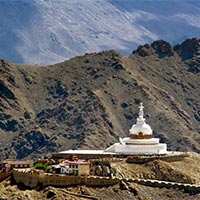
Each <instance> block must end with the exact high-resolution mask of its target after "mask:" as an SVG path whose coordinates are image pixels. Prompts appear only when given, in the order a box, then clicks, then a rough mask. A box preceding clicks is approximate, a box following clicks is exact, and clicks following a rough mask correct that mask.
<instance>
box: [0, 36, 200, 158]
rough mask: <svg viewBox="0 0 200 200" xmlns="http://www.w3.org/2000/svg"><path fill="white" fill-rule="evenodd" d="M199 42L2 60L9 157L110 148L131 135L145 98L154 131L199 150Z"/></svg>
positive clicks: (0, 140) (173, 144)
mask: <svg viewBox="0 0 200 200" xmlns="http://www.w3.org/2000/svg"><path fill="white" fill-rule="evenodd" d="M199 46H200V45H199V40H197V39H192V40H187V41H186V42H185V43H183V44H181V45H178V46H176V47H174V49H173V47H172V46H170V45H169V44H168V43H167V42H164V41H157V42H154V43H153V44H152V45H144V46H140V47H138V49H137V50H136V51H134V52H133V54H132V55H130V56H129V57H123V56H121V55H120V54H118V53H117V52H116V51H105V52H100V53H92V54H86V55H85V56H79V57H75V58H73V59H70V60H68V61H66V62H63V63H59V64H56V65H52V66H46V67H38V66H23V65H14V64H11V63H8V62H5V61H1V63H0V72H1V78H0V105H1V107H0V112H1V113H0V116H1V121H0V134H1V137H0V144H1V158H7V157H16V158H23V157H28V156H29V157H35V156H36V157H37V156H39V155H42V154H43V155H47V154H48V153H50V152H55V151H60V150H66V149H69V148H82V149H85V148H86V149H89V148H95V149H102V148H106V147H107V146H108V145H110V144H112V143H114V142H116V141H117V140H118V138H119V137H124V136H127V135H128V130H129V128H130V127H131V125H132V124H133V123H135V120H136V117H137V114H138V104H139V102H140V100H142V101H143V102H144V106H145V117H146V119H147V123H149V124H150V125H151V126H152V128H153V129H154V136H159V137H160V138H161V142H167V143H168V146H169V149H170V150H184V151H193V150H194V151H197V152H199V151H200V145H199V140H200V137H199V132H200V127H199V123H200V113H199V112H200V111H199V109H200V108H199V106H200V104H199V98H200V90H199V83H200V77H199V60H198V49H199Z"/></svg>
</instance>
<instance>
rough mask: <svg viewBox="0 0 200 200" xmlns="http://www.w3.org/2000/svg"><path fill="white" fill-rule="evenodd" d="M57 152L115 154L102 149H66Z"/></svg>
mask: <svg viewBox="0 0 200 200" xmlns="http://www.w3.org/2000/svg"><path fill="white" fill-rule="evenodd" d="M59 154H97V155H98V154H108V155H109V154H115V153H112V152H105V151H104V150H72V149H70V150H67V151H61V152H59Z"/></svg>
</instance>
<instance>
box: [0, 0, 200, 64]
mask: <svg viewBox="0 0 200 200" xmlns="http://www.w3.org/2000/svg"><path fill="white" fill-rule="evenodd" d="M0 6H1V13H0V58H1V59H5V60H9V61H12V62H15V63H26V64H44V65H48V64H53V63H57V62H61V61H64V60H67V59H69V58H71V57H74V56H76V55H82V54H85V53H90V52H99V51H102V50H110V49H116V50H118V51H119V52H120V53H122V54H123V55H128V54H130V52H131V51H132V50H133V49H134V48H136V47H137V46H138V45H141V44H145V43H149V42H152V41H154V40H157V39H165V40H167V41H169V42H170V43H172V44H175V43H177V42H180V41H183V40H184V39H186V38H191V37H200V23H199V16H200V10H199V7H200V2H199V1H190V0H181V1H180V0H172V1H153V0H147V1H137V0H132V1H129V0H123V1H121V0H101V1H99V0H85V1H82V0H75V1H74V0H73V1H72V0H59V1H55V0H32V1H29V0H19V1H13V0H2V1H0Z"/></svg>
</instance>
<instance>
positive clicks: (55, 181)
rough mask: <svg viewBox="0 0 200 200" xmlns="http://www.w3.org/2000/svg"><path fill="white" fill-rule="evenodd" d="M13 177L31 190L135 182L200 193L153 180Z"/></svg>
mask: <svg viewBox="0 0 200 200" xmlns="http://www.w3.org/2000/svg"><path fill="white" fill-rule="evenodd" d="M13 177H14V180H15V181H16V183H17V184H19V183H22V184H24V185H25V186H27V187H29V188H36V187H37V186H43V187H45V186H58V187H59V186H60V187H63V186H71V185H87V186H110V185H115V184H119V183H120V182H121V181H124V182H135V183H138V184H142V185H146V186H151V187H166V188H177V189H181V190H184V191H185V192H189V193H191V194H196V193H200V185H196V184H186V183H176V182H168V181H160V180H152V179H119V178H110V177H96V176H66V175H56V174H45V173H31V172H30V171H29V172H24V171H19V170H17V169H14V170H13Z"/></svg>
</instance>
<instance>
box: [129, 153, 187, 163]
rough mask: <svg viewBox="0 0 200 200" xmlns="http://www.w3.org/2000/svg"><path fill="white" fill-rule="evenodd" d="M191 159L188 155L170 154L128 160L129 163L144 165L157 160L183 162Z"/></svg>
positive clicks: (136, 156)
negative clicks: (187, 158) (188, 158)
mask: <svg viewBox="0 0 200 200" xmlns="http://www.w3.org/2000/svg"><path fill="white" fill-rule="evenodd" d="M186 157H189V155H188V154H187V153H170V154H166V155H131V156H128V158H127V159H126V162H127V163H136V164H143V163H147V162H150V161H153V160H155V159H159V160H163V161H166V162H175V161H182V160H184V159H185V158H186Z"/></svg>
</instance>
